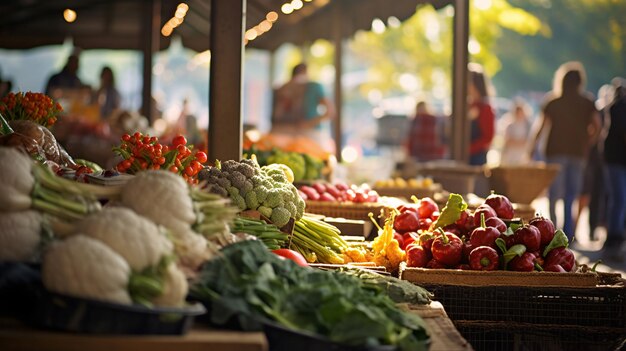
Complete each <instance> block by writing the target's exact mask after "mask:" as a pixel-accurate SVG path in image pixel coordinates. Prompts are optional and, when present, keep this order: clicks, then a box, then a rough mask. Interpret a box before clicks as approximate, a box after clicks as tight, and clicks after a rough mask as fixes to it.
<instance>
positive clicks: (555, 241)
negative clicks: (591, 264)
mask: <svg viewBox="0 0 626 351" xmlns="http://www.w3.org/2000/svg"><path fill="white" fill-rule="evenodd" d="M567 246H569V240H568V239H567V235H565V233H564V232H563V231H562V230H561V229H559V230H557V231H556V232H555V233H554V238H552V241H550V243H549V244H548V246H546V248H545V249H544V250H543V257H546V256H547V255H548V253H549V252H550V251H552V249H556V248H557V247H565V248H567Z"/></svg>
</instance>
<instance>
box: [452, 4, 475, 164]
mask: <svg viewBox="0 0 626 351" xmlns="http://www.w3.org/2000/svg"><path fill="white" fill-rule="evenodd" d="M453 26H454V39H453V41H454V43H453V45H454V47H453V56H454V57H453V61H452V138H451V145H450V150H451V158H452V159H453V160H455V161H459V162H463V163H467V162H468V161H469V143H470V128H469V120H468V119H467V76H468V73H467V63H468V53H467V42H468V40H469V1H467V0H455V2H454V20H453Z"/></svg>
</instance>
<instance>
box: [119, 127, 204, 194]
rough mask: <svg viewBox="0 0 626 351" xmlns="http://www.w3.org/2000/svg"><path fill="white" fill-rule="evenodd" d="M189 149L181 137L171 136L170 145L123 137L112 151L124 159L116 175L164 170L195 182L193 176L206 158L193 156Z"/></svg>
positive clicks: (201, 154) (139, 136)
mask: <svg viewBox="0 0 626 351" xmlns="http://www.w3.org/2000/svg"><path fill="white" fill-rule="evenodd" d="M192 149H193V146H191V145H187V139H185V137H184V136H182V135H178V136H176V137H174V139H173V140H172V145H169V146H168V145H162V144H160V143H159V139H158V138H157V137H154V136H152V137H151V136H149V135H144V134H141V133H139V132H135V134H133V135H129V134H124V135H123V136H122V143H121V144H120V146H119V147H115V148H114V149H113V151H114V152H115V153H117V154H118V155H120V156H122V158H123V159H124V160H123V161H121V162H120V163H118V164H117V170H118V171H120V172H123V173H130V174H134V173H136V172H138V171H141V170H145V169H164V170H169V171H170V172H174V173H177V174H180V175H181V176H182V177H183V178H185V180H186V181H188V182H190V183H195V182H197V179H196V178H195V176H196V175H197V174H198V172H200V170H202V168H203V166H202V164H203V163H205V162H206V161H207V155H206V153H204V152H202V151H196V152H195V153H194V152H193V151H192Z"/></svg>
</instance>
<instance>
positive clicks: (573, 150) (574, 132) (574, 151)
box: [531, 61, 600, 241]
mask: <svg viewBox="0 0 626 351" xmlns="http://www.w3.org/2000/svg"><path fill="white" fill-rule="evenodd" d="M585 79H586V77H585V69H584V66H583V65H582V63H580V62H574V61H571V62H566V63H564V64H562V65H561V66H560V67H559V68H558V69H557V70H556V72H555V75H554V86H553V89H552V91H551V92H550V93H548V95H547V97H546V103H545V104H544V105H543V108H542V116H541V118H542V120H541V126H540V128H539V131H538V132H537V135H536V136H535V139H534V142H533V143H532V144H531V146H532V148H533V149H534V148H535V146H536V145H537V140H538V139H539V136H540V135H541V134H542V133H543V132H544V131H545V130H547V131H548V137H547V143H546V149H545V155H546V160H547V161H548V163H553V164H558V165H559V166H560V171H559V174H558V175H557V177H556V178H555V179H554V181H553V183H552V185H551V186H550V189H549V192H548V197H549V207H550V218H551V219H552V220H553V221H555V222H557V216H556V202H557V201H558V200H562V201H563V220H562V221H561V223H562V228H563V231H564V232H565V233H566V234H567V236H568V238H569V239H570V241H571V240H572V239H573V238H574V236H575V230H576V228H575V222H574V220H573V214H572V206H573V203H574V200H576V198H577V197H578V196H579V194H580V192H581V188H582V182H583V169H584V166H585V160H586V157H587V153H588V152H589V148H590V146H591V145H592V144H593V142H594V141H595V140H596V138H597V136H598V134H599V131H600V120H599V116H598V112H597V110H596V108H595V103H594V100H593V98H592V97H591V96H590V94H589V93H587V92H585V91H584V86H585ZM533 149H531V150H533ZM531 152H532V151H531Z"/></svg>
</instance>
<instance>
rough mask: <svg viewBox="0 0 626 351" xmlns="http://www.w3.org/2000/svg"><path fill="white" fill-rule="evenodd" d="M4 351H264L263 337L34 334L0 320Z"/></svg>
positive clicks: (202, 332)
mask: <svg viewBox="0 0 626 351" xmlns="http://www.w3.org/2000/svg"><path fill="white" fill-rule="evenodd" d="M0 345H2V350H4V351H29V350H32V351H57V350H59V351H83V350H90V351H109V350H117V351H135V350H150V351H204V350H212V351H266V350H268V345H267V340H266V339H265V336H264V334H263V333H247V332H237V331H227V330H214V329H209V328H207V327H204V326H195V327H193V328H192V329H191V330H190V331H189V333H187V334H186V335H182V336H170V335H168V336H155V335H150V336H133V335H119V336H110V335H85V334H83V335H79V334H71V333H62V332H51V331H43V330H35V329H32V328H29V327H26V326H24V325H23V324H20V323H18V322H16V321H14V320H10V319H0Z"/></svg>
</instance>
